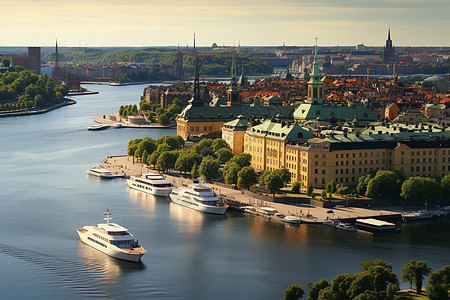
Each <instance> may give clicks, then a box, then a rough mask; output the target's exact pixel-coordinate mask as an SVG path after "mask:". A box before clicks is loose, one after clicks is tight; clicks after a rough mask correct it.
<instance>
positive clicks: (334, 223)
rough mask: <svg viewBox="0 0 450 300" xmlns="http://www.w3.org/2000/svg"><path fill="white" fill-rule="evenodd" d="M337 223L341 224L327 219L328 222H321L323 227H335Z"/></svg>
mask: <svg viewBox="0 0 450 300" xmlns="http://www.w3.org/2000/svg"><path fill="white" fill-rule="evenodd" d="M339 223H341V221H339V220H332V219H328V220H325V221H323V225H326V226H331V227H336V226H337V225H338V224H339Z"/></svg>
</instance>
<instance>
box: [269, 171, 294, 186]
mask: <svg viewBox="0 0 450 300" xmlns="http://www.w3.org/2000/svg"><path fill="white" fill-rule="evenodd" d="M272 173H274V174H277V175H278V176H280V178H281V180H282V181H283V186H285V185H286V184H287V183H289V182H290V181H291V172H289V170H288V169H286V168H281V169H275V170H273V171H272Z"/></svg>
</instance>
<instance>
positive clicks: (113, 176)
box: [87, 170, 117, 179]
mask: <svg viewBox="0 0 450 300" xmlns="http://www.w3.org/2000/svg"><path fill="white" fill-rule="evenodd" d="M87 174H88V175H91V176H95V177H99V178H105V179H112V178H115V177H117V176H116V175H114V174H111V175H105V174H99V173H95V172H92V171H91V170H87Z"/></svg>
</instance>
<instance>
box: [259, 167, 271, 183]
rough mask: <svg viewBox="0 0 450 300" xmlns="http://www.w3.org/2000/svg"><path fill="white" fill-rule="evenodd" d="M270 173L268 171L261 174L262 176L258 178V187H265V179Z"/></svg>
mask: <svg viewBox="0 0 450 300" xmlns="http://www.w3.org/2000/svg"><path fill="white" fill-rule="evenodd" d="M271 173H272V172H271V171H269V170H266V171H264V172H263V173H262V175H261V176H260V177H259V185H260V186H265V185H266V179H267V177H269V175H270V174H271Z"/></svg>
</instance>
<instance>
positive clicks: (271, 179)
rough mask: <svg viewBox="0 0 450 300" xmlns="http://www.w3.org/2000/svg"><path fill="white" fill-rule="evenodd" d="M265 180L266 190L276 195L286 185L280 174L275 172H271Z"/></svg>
mask: <svg viewBox="0 0 450 300" xmlns="http://www.w3.org/2000/svg"><path fill="white" fill-rule="evenodd" d="M264 181H265V184H266V190H268V191H269V192H270V193H271V194H273V196H274V197H275V193H276V192H278V191H279V190H280V189H281V188H282V187H283V186H284V185H283V180H282V179H281V177H280V175H278V174H274V173H273V172H271V173H270V174H269V175H268V176H267V177H266V178H265V180H264Z"/></svg>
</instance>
